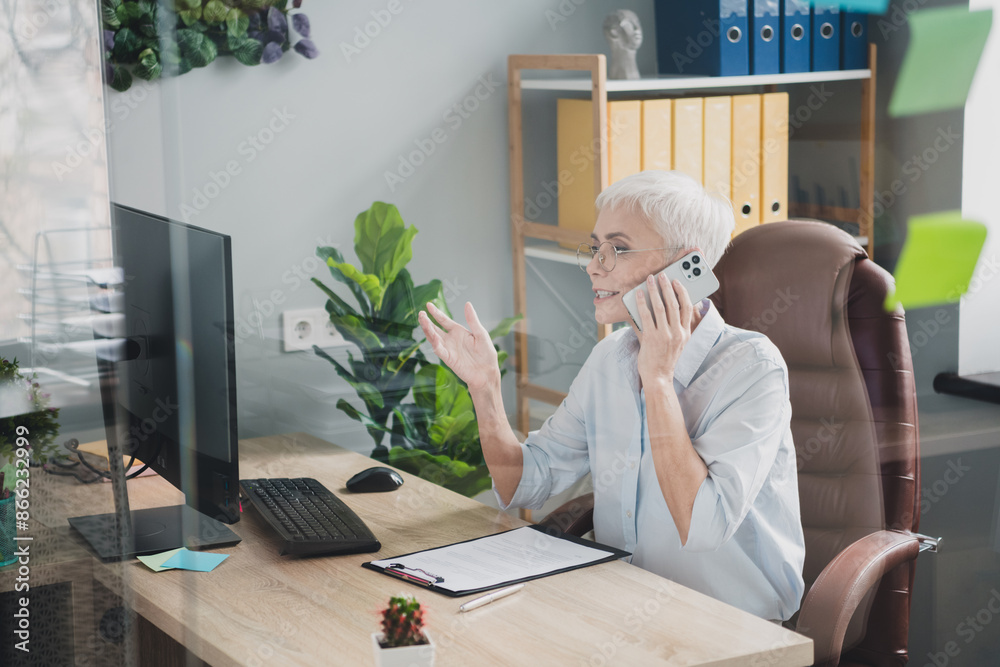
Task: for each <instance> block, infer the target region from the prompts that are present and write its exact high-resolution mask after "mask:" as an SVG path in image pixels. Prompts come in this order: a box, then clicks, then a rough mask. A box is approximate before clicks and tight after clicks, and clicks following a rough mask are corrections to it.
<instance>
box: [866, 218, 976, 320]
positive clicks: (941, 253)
mask: <svg viewBox="0 0 1000 667" xmlns="http://www.w3.org/2000/svg"><path fill="white" fill-rule="evenodd" d="M985 241H986V226H985V225H983V224H982V223H980V222H974V221H972V220H963V219H962V214H961V212H960V211H947V212H943V213H931V214H928V215H920V216H914V217H912V218H910V221H909V225H908V227H907V235H906V242H905V243H904V244H903V250H902V252H901V253H900V255H899V261H898V262H897V263H896V272H895V278H896V291H895V292H894V293H892V294H890V295H889V296H888V297H886V300H885V307H886V310H892V309H893V308H895V307H896V305H897V304H899V303H902V304H903V306H904V307H906V308H922V307H924V306H932V305H937V304H942V303H956V302H957V301H958V300H959V297H961V296H962V295H963V294H965V292H966V291H967V290H968V289H969V281H970V280H971V279H972V272H973V271H974V270H975V268H976V262H977V261H978V260H979V253H980V251H981V250H982V249H983V243H984V242H985Z"/></svg>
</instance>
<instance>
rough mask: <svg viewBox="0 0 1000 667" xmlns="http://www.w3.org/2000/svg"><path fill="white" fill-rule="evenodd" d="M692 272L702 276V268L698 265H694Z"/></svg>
mask: <svg viewBox="0 0 1000 667" xmlns="http://www.w3.org/2000/svg"><path fill="white" fill-rule="evenodd" d="M691 273H693V274H694V275H696V276H700V275H701V269H699V268H698V267H697V266H696V267H694V271H692V272H691Z"/></svg>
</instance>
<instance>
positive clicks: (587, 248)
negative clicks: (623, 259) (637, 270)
mask: <svg viewBox="0 0 1000 667" xmlns="http://www.w3.org/2000/svg"><path fill="white" fill-rule="evenodd" d="M683 249H684V246H667V247H666V248H640V249H638V250H622V249H620V248H616V247H615V246H614V244H613V243H611V241H605V242H604V243H602V244H601V245H599V246H597V247H594V246H592V245H590V244H589V243H581V244H580V245H578V246H577V248H576V263H577V264H579V265H580V270H581V271H586V270H587V266H588V265H589V264H590V260H592V259H593V258H594V255H597V261H598V262H600V264H601V268H602V269H604V270H605V271H612V270H614V268H615V264H617V263H618V255H623V254H625V253H627V252H649V251H650V250H674V251H676V250H683Z"/></svg>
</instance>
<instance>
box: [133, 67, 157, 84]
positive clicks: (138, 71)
mask: <svg viewBox="0 0 1000 667" xmlns="http://www.w3.org/2000/svg"><path fill="white" fill-rule="evenodd" d="M161 74H163V66H162V65H160V63H153V64H152V65H139V66H137V67H136V68H135V75H136V76H137V77H139V78H140V79H145V80H146V81H153V80H154V79H159V78H160V75H161Z"/></svg>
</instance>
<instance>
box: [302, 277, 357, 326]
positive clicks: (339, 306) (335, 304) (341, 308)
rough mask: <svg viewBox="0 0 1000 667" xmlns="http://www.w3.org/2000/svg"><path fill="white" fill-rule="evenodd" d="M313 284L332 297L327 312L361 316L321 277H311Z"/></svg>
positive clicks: (341, 315)
mask: <svg viewBox="0 0 1000 667" xmlns="http://www.w3.org/2000/svg"><path fill="white" fill-rule="evenodd" d="M310 280H312V282H313V284H315V285H316V286H317V287H319V288H320V289H321V290H323V293H324V294H326V296H327V297H328V298H329V299H330V302H331V303H328V304H327V308H326V312H328V313H330V314H331V315H337V316H339V317H344V316H347V315H353V316H354V317H359V315H358V313H357V312H355V310H354V309H353V308H351V307H350V306H348V305H347V303H345V302H344V300H343V299H341V298H340V296H338V295H337V293H336V292H334V291H333V290H331V289H330V288H329V287H327V286H326V285H324V284H323V282H322V281H321V280H320V279H319V278H310Z"/></svg>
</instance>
